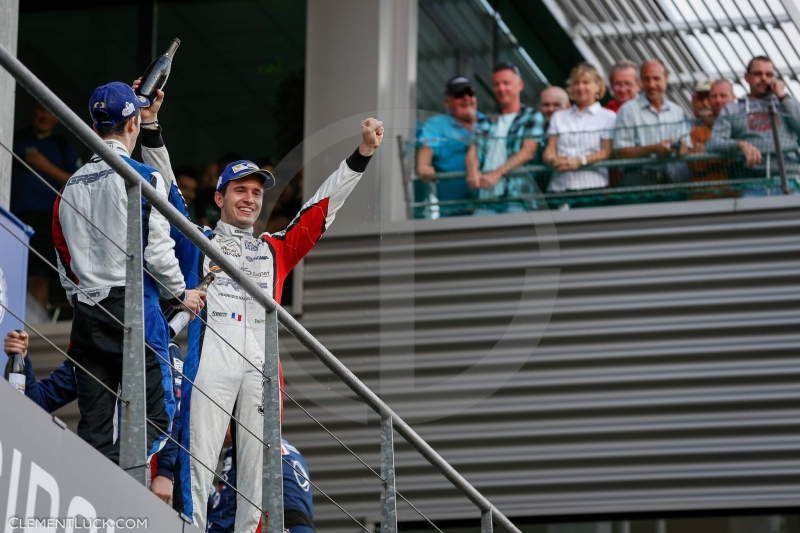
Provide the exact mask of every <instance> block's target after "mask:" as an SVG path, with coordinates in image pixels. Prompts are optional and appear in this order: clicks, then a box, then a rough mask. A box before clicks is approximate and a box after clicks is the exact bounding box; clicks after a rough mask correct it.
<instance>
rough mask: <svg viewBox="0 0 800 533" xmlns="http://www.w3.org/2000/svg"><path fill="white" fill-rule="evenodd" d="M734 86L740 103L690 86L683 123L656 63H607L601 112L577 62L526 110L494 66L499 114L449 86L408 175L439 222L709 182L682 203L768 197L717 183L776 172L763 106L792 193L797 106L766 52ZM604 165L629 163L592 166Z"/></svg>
mask: <svg viewBox="0 0 800 533" xmlns="http://www.w3.org/2000/svg"><path fill="white" fill-rule="evenodd" d="M744 79H745V81H746V82H747V84H748V85H749V89H750V92H749V94H748V95H746V96H744V97H742V98H740V99H738V100H737V99H736V98H735V96H734V87H733V83H732V82H731V81H729V80H725V79H718V80H713V79H703V80H700V81H698V82H697V83H696V84H695V85H694V87H693V89H694V91H693V94H692V111H693V113H692V116H690V115H689V114H688V113H687V112H686V111H685V110H684V108H683V107H682V106H681V105H679V104H678V103H676V102H674V101H672V100H670V99H669V98H667V87H668V85H669V80H670V73H669V71H668V69H667V67H666V65H665V64H664V62H663V61H661V60H660V59H651V60H649V61H646V62H644V63H643V64H641V65H637V64H635V63H633V62H631V61H621V62H619V63H617V64H616V65H614V67H613V68H612V69H611V72H610V76H609V85H610V88H611V92H612V95H611V99H610V100H609V101H608V103H607V104H606V105H605V107H603V106H602V105H601V101H602V100H603V98H604V96H605V93H606V83H605V80H604V79H603V76H602V75H601V73H600V71H599V70H598V69H597V68H596V67H594V66H593V65H591V64H589V63H581V64H579V65H577V66H575V67H574V68H573V69H572V71H571V73H570V75H569V78H568V80H567V82H566V87H565V88H561V87H547V88H546V89H544V90H543V91H542V92H541V94H540V97H539V102H538V105H537V107H536V108H533V107H530V106H527V105H526V104H525V102H523V101H522V100H521V95H522V93H523V88H524V83H523V81H522V78H521V76H520V72H519V69H518V68H517V67H516V66H515V65H513V64H512V63H502V64H500V65H498V66H496V67H495V69H494V71H493V75H492V88H493V92H494V97H495V100H496V104H497V108H498V111H497V112H496V113H493V114H491V115H482V114H481V113H479V112H478V110H477V108H478V106H477V101H476V96H475V95H476V93H475V89H474V87H473V85H472V82H471V81H470V80H469V79H468V78H466V77H463V76H459V77H457V78H453V79H452V80H450V81H449V82H448V83H447V85H446V87H445V107H446V108H447V114H444V115H439V116H434V117H432V118H431V119H429V120H428V121H427V122H426V123H425V124H423V125H422V127H421V129H420V134H419V136H418V138H417V145H418V149H417V165H416V174H417V176H418V177H419V179H420V180H422V181H427V182H435V200H436V201H437V202H438V203H439V204H440V205H441V206H442V207H443V209H442V210H441V211H440V213H441V215H442V216H448V215H449V216H452V215H463V214H469V213H472V214H475V215H483V214H493V213H510V212H519V211H527V210H531V209H537V208H538V207H539V204H537V200H536V199H537V198H541V195H540V194H536V193H541V192H547V193H567V192H578V191H580V192H582V193H585V194H587V195H590V194H592V193H593V192H597V193H600V192H602V191H601V190H602V189H606V188H608V187H634V188H637V189H635V190H639V189H638V188H642V187H645V188H646V187H652V186H663V185H668V186H669V185H675V186H676V187H680V186H681V185H680V184H688V183H694V182H714V184H713V186H714V187H715V189H714V190H713V192H709V189H708V188H705V189H703V187H701V186H687V189H689V190H690V191H692V192H691V193H690V194H689V195H688V198H689V199H702V198H718V197H726V196H728V197H729V196H739V195H740V194H741V195H745V196H754V195H756V196H757V195H767V194H778V193H779V192H780V191H779V188H777V187H760V188H759V187H757V186H753V187H749V188H748V187H740V188H739V189H737V190H734V188H732V187H728V186H726V185H725V184H720V183H719V182H724V181H726V180H730V179H740V178H764V177H765V176H767V175H769V174H772V175H773V176H777V174H778V169H777V166H776V164H775V162H776V161H775V156H774V154H775V151H776V150H775V143H774V140H773V137H772V135H773V133H772V127H771V122H770V118H769V114H768V111H769V108H770V106H772V105H773V104H774V105H775V108H776V111H777V113H778V114H779V116H778V122H777V124H778V134H779V138H780V145H781V151H782V152H784V158H785V159H786V165H785V167H786V173H787V176H788V177H789V178H791V179H790V182H791V184H794V185H796V179H797V177H798V176H800V158H799V157H798V134H799V133H800V122H799V121H800V105H798V103H797V101H796V100H795V99H793V98H792V96H791V95H790V94H789V93H788V91H787V87H786V84H785V83H784V82H783V81H781V80H779V79H777V77H776V73H775V66H774V64H773V62H772V60H770V59H769V58H768V57H766V56H757V57H754V58H753V59H752V60H751V61H750V62H749V63H748V65H747V69H746V72H745V74H744ZM706 153H715V154H719V155H720V156H721V157H719V158H710V157H705V156H703V155H702V154H706ZM606 160H617V161H620V160H636V161H635V162H634V161H627V162H620V163H619V164H618V165H614V164H613V163H601V164H597V163H600V162H602V161H606ZM531 166H533V169H534V170H529V169H530V167H531ZM543 166H547V167H549V168H548V169H543ZM440 173H462V174H461V175H463V178H461V177H452V174H451V176H449V177H445V179H438V174H440ZM794 188H795V189H796V187H794ZM627 190H629V191H630V190H631V189H627ZM701 191H705V192H701ZM539 201H540V202H541V200H539ZM584 205H587V204H584ZM588 205H591V204H588Z"/></svg>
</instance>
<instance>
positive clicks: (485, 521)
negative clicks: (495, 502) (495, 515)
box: [481, 509, 494, 533]
mask: <svg viewBox="0 0 800 533" xmlns="http://www.w3.org/2000/svg"><path fill="white" fill-rule="evenodd" d="M493 528H494V525H493V524H492V510H491V509H489V510H488V511H483V512H482V513H481V533H492V530H493Z"/></svg>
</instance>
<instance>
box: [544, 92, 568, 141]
mask: <svg viewBox="0 0 800 533" xmlns="http://www.w3.org/2000/svg"><path fill="white" fill-rule="evenodd" d="M569 100H570V98H569V94H568V93H567V91H566V90H564V89H563V88H561V87H548V88H547V89H545V90H544V91H542V94H541V95H540V96H539V111H540V112H541V113H542V116H543V117H544V127H545V131H547V128H548V127H549V126H550V117H552V116H553V113H555V112H556V111H560V110H562V109H567V108H568V107H569Z"/></svg>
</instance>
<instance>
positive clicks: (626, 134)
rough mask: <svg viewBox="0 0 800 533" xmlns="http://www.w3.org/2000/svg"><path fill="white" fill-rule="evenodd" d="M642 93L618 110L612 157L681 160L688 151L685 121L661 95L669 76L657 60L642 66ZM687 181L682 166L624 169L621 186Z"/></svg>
mask: <svg viewBox="0 0 800 533" xmlns="http://www.w3.org/2000/svg"><path fill="white" fill-rule="evenodd" d="M641 79H642V85H643V87H644V93H643V94H640V95H639V96H638V97H636V98H635V99H633V100H630V101H628V102H626V103H624V104H623V105H622V107H620V108H619V112H618V113H617V130H616V133H615V136H614V152H613V153H614V157H615V158H616V159H633V158H640V157H659V158H666V157H670V156H672V155H680V156H684V155H686V153H687V152H688V151H689V148H690V147H691V141H690V139H689V124H690V123H689V121H688V120H687V118H686V113H684V111H683V108H681V107H680V106H679V105H678V104H676V103H675V102H672V101H670V100H668V99H667V98H666V97H665V96H664V93H665V92H666V90H667V83H668V82H669V73H668V72H667V68H666V67H665V66H664V63H663V62H662V61H661V60H660V59H651V60H650V61H647V62H646V63H644V64H643V65H642V70H641ZM688 179H689V171H688V168H687V167H686V163H683V162H680V163H666V164H665V163H661V164H656V165H644V166H637V167H636V168H626V169H625V170H624V171H623V176H622V183H621V185H622V186H641V185H656V184H662V183H678V182H685V181H688Z"/></svg>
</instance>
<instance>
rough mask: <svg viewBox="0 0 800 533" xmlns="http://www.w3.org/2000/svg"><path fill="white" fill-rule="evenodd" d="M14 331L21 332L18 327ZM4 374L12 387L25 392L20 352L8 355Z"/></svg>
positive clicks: (23, 368) (23, 370)
mask: <svg viewBox="0 0 800 533" xmlns="http://www.w3.org/2000/svg"><path fill="white" fill-rule="evenodd" d="M16 331H17V333H22V330H19V329H18V330H16ZM4 376H5V378H6V380H8V382H9V383H10V384H11V385H12V386H13V387H14V388H16V389H17V390H18V391H20V392H21V393H22V394H25V358H24V357H22V354H21V353H15V354H11V355H9V356H8V363H6V371H5V374H4Z"/></svg>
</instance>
